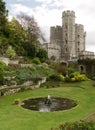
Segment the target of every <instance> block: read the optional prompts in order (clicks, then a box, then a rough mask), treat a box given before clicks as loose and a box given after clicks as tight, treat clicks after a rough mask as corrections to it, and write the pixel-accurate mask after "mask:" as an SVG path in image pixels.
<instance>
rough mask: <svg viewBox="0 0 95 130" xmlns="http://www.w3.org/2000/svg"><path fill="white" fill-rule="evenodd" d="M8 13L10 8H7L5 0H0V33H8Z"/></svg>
mask: <svg viewBox="0 0 95 130" xmlns="http://www.w3.org/2000/svg"><path fill="white" fill-rule="evenodd" d="M7 15H8V10H6V6H5V2H3V0H0V35H4V36H6V35H7V32H6V30H7V26H6V24H7Z"/></svg>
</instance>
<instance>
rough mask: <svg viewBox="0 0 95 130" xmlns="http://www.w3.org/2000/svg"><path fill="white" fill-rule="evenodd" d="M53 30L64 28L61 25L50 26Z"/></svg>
mask: <svg viewBox="0 0 95 130" xmlns="http://www.w3.org/2000/svg"><path fill="white" fill-rule="evenodd" d="M50 28H51V29H52V30H60V29H62V27H61V26H58V25H57V26H52V27H50Z"/></svg>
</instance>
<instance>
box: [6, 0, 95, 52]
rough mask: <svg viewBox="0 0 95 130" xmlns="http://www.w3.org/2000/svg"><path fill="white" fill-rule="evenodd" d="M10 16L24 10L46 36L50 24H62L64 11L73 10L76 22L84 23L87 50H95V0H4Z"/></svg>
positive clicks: (47, 35)
mask: <svg viewBox="0 0 95 130" xmlns="http://www.w3.org/2000/svg"><path fill="white" fill-rule="evenodd" d="M4 1H5V2H6V7H7V9H8V10H9V17H12V16H16V15H17V14H19V13H20V12H24V13H26V14H28V15H30V16H34V18H35V19H36V21H37V22H38V25H39V26H40V27H41V29H42V31H43V33H44V35H45V38H46V39H47V40H49V28H50V26H56V25H62V19H61V17H62V12H63V11H65V10H73V11H75V15H76V23H78V24H83V25H84V29H85V31H86V33H87V36H86V50H88V51H94V52H95V4H94V3H95V0H4Z"/></svg>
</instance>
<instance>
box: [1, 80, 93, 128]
mask: <svg viewBox="0 0 95 130" xmlns="http://www.w3.org/2000/svg"><path fill="white" fill-rule="evenodd" d="M93 84H95V83H94V82H92V81H86V82H81V83H63V85H62V87H56V88H49V89H46V88H40V89H36V90H28V91H25V92H20V93H16V94H14V95H9V96H4V97H0V130H50V128H52V127H53V128H54V127H57V126H58V125H59V124H61V123H64V122H66V121H68V122H69V121H70V122H72V121H76V120H80V119H84V118H85V117H87V116H88V115H90V114H92V113H94V112H95V86H93ZM47 95H51V97H52V96H58V97H59V96H60V97H65V98H71V99H74V100H77V102H78V106H77V107H75V108H73V109H70V110H66V111H60V112H50V113H48V112H44V113H42V112H34V111H30V110H27V109H24V108H22V107H20V106H16V105H13V102H14V99H16V98H20V99H21V100H23V99H26V98H30V97H33V98H34V97H39V96H41V97H44V96H47Z"/></svg>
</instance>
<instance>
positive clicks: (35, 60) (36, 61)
mask: <svg viewBox="0 0 95 130" xmlns="http://www.w3.org/2000/svg"><path fill="white" fill-rule="evenodd" d="M32 62H33V63H35V64H40V63H41V62H40V59H39V58H38V57H35V58H34V59H33V60H32Z"/></svg>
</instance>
